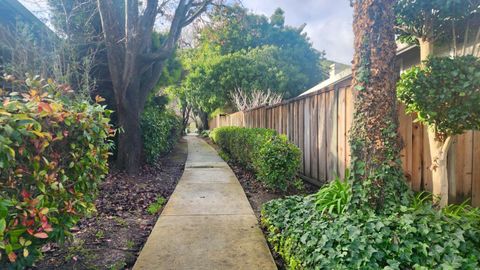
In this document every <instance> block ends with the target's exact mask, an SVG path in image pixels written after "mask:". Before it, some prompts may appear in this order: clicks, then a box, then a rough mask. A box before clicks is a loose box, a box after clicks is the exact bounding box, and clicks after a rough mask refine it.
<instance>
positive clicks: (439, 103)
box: [397, 56, 480, 136]
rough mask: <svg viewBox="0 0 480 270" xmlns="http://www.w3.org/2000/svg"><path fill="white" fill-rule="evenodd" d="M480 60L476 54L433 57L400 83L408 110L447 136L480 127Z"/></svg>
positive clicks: (398, 85) (401, 95)
mask: <svg viewBox="0 0 480 270" xmlns="http://www.w3.org/2000/svg"><path fill="white" fill-rule="evenodd" d="M479 89H480V60H479V59H478V58H476V57H473V56H462V57H456V58H448V57H432V58H430V59H429V60H428V61H427V62H426V63H425V67H413V68H411V69H409V70H408V71H406V72H405V73H403V74H402V76H401V79H400V81H399V82H398V84H397V92H398V98H399V100H401V101H402V102H403V103H405V105H406V111H407V112H409V113H410V112H418V116H417V119H418V120H419V121H420V122H422V123H425V124H427V125H428V126H432V127H434V128H435V132H436V133H438V134H440V135H443V136H451V135H457V134H462V133H463V132H464V131H465V130H470V129H479V128H480V106H478V104H480V91H479Z"/></svg>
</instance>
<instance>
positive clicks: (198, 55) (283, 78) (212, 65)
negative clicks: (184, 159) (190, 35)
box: [173, 5, 324, 128]
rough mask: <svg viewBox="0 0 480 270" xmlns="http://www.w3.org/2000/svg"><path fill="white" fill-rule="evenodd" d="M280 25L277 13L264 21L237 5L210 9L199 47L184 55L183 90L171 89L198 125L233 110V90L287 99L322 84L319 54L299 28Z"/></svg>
mask: <svg viewBox="0 0 480 270" xmlns="http://www.w3.org/2000/svg"><path fill="white" fill-rule="evenodd" d="M284 21H285V17H284V12H283V11H282V10H281V9H277V10H276V11H275V12H274V14H273V15H272V16H271V17H270V19H269V18H268V17H266V16H262V15H257V14H252V13H249V12H248V11H247V10H246V9H244V8H242V7H240V6H237V5H234V6H228V7H219V8H215V11H214V12H212V13H211V16H210V24H209V25H208V26H206V27H204V28H203V29H202V30H201V31H200V35H199V38H198V45H197V46H196V47H195V48H194V49H191V50H185V51H183V53H182V60H183V65H184V68H185V70H186V77H185V78H184V80H183V81H182V87H177V88H174V90H175V91H178V94H179V95H178V97H179V98H180V97H185V98H186V99H185V100H186V101H188V103H189V104H190V105H191V106H192V109H193V111H194V112H195V114H196V116H197V117H198V118H200V119H201V121H198V123H199V124H206V123H207V122H208V121H207V118H208V114H211V113H212V112H214V111H216V110H217V109H222V110H223V109H225V110H226V111H229V110H230V109H232V110H234V109H235V108H234V105H233V102H232V101H233V100H232V98H231V94H232V93H234V92H235V90H236V89H242V90H243V91H246V92H251V91H254V90H260V91H265V92H266V91H268V90H271V92H274V93H277V94H280V95H282V96H283V97H284V98H292V97H295V96H297V95H299V94H300V93H301V92H303V91H305V89H308V88H310V87H312V86H313V85H315V84H316V83H318V82H319V81H321V80H322V79H324V76H323V73H322V71H323V70H322V66H321V61H322V60H323V53H322V52H319V51H317V50H316V49H315V48H313V46H312V44H311V42H310V40H309V38H308V37H307V36H306V34H305V33H303V27H304V26H301V27H298V28H297V27H291V26H286V25H284ZM175 91H173V92H175ZM247 94H250V93H247ZM202 127H203V128H208V127H206V126H203V125H202Z"/></svg>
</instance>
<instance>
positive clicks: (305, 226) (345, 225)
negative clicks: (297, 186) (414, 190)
mask: <svg viewBox="0 0 480 270" xmlns="http://www.w3.org/2000/svg"><path fill="white" fill-rule="evenodd" d="M339 198H341V199H339ZM351 198H352V185H351V183H350V182H348V181H345V182H340V181H338V180H336V181H333V182H331V183H330V184H327V185H326V187H324V188H322V189H321V190H320V191H319V192H318V193H316V194H312V195H309V196H306V197H303V196H292V197H288V198H286V199H280V200H273V201H270V202H268V203H266V204H265V205H264V207H263V209H262V225H263V226H264V227H265V228H266V230H267V238H268V241H269V242H270V243H271V244H272V245H273V247H274V250H275V251H276V252H277V253H279V254H280V255H281V256H282V257H283V259H284V261H285V263H286V265H287V267H288V269H478V267H479V266H480V260H479V258H480V248H479V247H480V216H479V213H480V212H479V210H478V209H476V208H471V207H470V206H468V205H466V204H464V205H460V206H459V205H455V206H454V205H452V206H449V207H446V208H444V209H443V210H441V211H439V210H438V209H436V208H435V207H434V206H433V205H432V203H431V200H432V198H431V196H429V195H427V194H425V193H421V194H419V195H417V196H415V197H414V198H413V199H412V202H411V203H410V204H409V205H405V206H399V207H398V208H397V209H392V210H393V211H391V213H389V214H379V213H376V212H375V211H373V210H371V209H356V210H353V209H351V208H350V209H349V207H351V205H350V204H349V201H350V200H351Z"/></svg>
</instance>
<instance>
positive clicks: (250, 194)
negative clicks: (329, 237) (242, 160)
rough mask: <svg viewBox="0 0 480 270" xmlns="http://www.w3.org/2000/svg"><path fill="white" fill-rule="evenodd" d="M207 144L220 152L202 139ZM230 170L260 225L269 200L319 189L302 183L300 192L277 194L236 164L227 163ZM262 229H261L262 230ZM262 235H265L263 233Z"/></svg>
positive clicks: (279, 260)
mask: <svg viewBox="0 0 480 270" xmlns="http://www.w3.org/2000/svg"><path fill="white" fill-rule="evenodd" d="M203 139H204V140H205V141H206V142H207V143H208V144H210V145H211V146H212V147H213V148H215V149H216V150H217V151H220V150H219V148H218V146H217V145H216V144H215V143H213V142H212V140H211V139H209V138H203ZM227 163H228V165H229V166H230V168H232V170H233V172H234V173H235V175H236V176H237V178H238V181H239V182H240V184H241V185H242V187H243V190H244V191H245V194H246V195H247V198H248V201H249V202H250V205H251V206H252V208H253V211H254V212H255V216H257V220H258V222H259V223H260V218H261V217H260V213H261V210H262V205H263V204H264V203H266V202H268V201H270V200H274V199H279V198H283V197H285V196H290V195H301V194H312V193H314V192H317V191H318V189H319V187H318V186H315V185H312V184H310V183H307V182H304V187H303V189H302V190H298V189H294V188H292V189H289V190H287V191H286V192H278V191H274V190H272V189H269V188H267V187H266V186H265V185H264V184H263V183H262V182H260V181H259V180H257V179H256V178H255V174H254V173H253V172H252V171H249V170H246V169H245V168H243V167H242V166H241V165H239V164H237V163H236V162H235V161H233V160H228V161H227ZM262 229H263V228H262ZM264 233H266V232H265V231H264ZM268 246H269V247H270V251H271V253H272V255H273V259H274V260H275V263H276V264H277V267H278V269H280V270H282V269H285V263H284V262H283V259H282V258H281V257H280V256H279V255H278V254H277V253H276V252H275V251H274V250H273V248H272V246H271V245H270V243H269V245H268Z"/></svg>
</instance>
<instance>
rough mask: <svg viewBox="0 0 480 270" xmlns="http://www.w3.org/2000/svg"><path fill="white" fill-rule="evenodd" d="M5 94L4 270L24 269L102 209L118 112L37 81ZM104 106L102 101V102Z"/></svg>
mask: <svg viewBox="0 0 480 270" xmlns="http://www.w3.org/2000/svg"><path fill="white" fill-rule="evenodd" d="M7 79H9V83H11V85H12V86H13V85H14V86H15V89H16V90H17V91H18V92H9V91H0V179H1V180H0V268H2V269H10V268H23V267H25V266H28V265H31V264H32V263H33V262H34V261H35V260H36V259H37V258H38V257H39V256H40V251H39V248H40V247H41V246H42V245H44V244H46V243H49V242H62V241H64V240H65V238H66V237H67V236H68V235H69V230H70V228H71V227H73V226H74V225H75V224H76V223H77V221H78V220H79V219H80V218H81V217H83V216H84V215H88V214H91V213H92V212H93V211H94V210H95V207H94V204H93V202H94V198H95V196H96V194H97V188H98V185H99V183H100V181H101V180H102V179H103V178H104V176H105V175H106V174H107V172H108V163H107V161H108V155H109V150H110V146H111V143H110V141H109V137H110V136H111V134H112V132H113V129H112V128H111V126H110V124H109V118H108V117H109V114H110V112H109V111H107V110H105V109H104V107H103V106H101V105H99V104H96V103H94V104H92V103H90V102H88V101H81V100H77V99H75V98H73V97H72V96H71V95H70V96H69V95H68V93H69V92H71V90H70V89H69V88H68V87H67V86H65V85H57V84H56V83H55V82H53V81H52V80H49V81H48V82H46V81H41V80H39V79H38V78H29V79H27V80H26V81H13V78H11V77H10V78H7ZM97 101H101V98H99V97H97Z"/></svg>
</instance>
